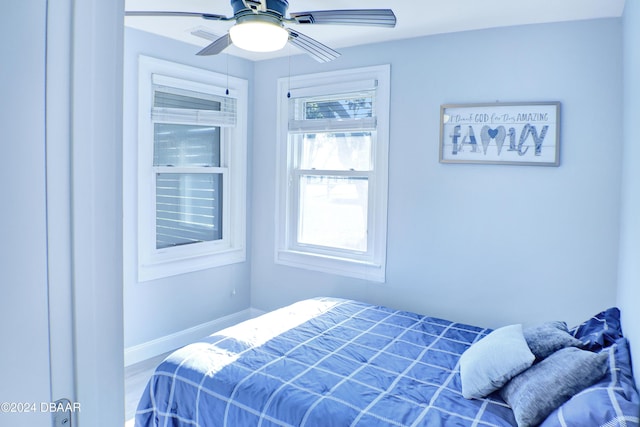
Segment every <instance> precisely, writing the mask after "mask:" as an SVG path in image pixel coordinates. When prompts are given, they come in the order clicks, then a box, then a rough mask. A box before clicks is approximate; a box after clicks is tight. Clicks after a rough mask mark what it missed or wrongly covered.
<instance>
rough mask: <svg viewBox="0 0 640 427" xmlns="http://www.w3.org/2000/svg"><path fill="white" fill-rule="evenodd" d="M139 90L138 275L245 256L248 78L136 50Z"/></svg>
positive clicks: (177, 270)
mask: <svg viewBox="0 0 640 427" xmlns="http://www.w3.org/2000/svg"><path fill="white" fill-rule="evenodd" d="M227 82H228V84H227ZM227 89H228V94H227ZM139 91H140V93H139V141H138V144H139V147H138V148H139V149H138V193H139V194H138V233H139V238H138V278H139V280H140V281H143V280H151V279H156V278H160V277H166V276H171V275H175V274H181V273H186V272H189V271H195V270H200V269H205V268H210V267H215V266H220V265H225V264H230V263H234V262H242V261H244V260H245V257H246V253H245V218H246V212H245V195H246V178H245V175H246V105H247V101H246V96H247V84H246V81H244V80H241V79H237V78H232V77H227V76H225V75H219V74H217V73H213V72H210V71H206V70H201V69H196V68H192V67H187V66H184V65H180V64H174V63H170V62H167V61H161V60H157V59H153V58H149V57H144V56H141V57H140V72H139Z"/></svg>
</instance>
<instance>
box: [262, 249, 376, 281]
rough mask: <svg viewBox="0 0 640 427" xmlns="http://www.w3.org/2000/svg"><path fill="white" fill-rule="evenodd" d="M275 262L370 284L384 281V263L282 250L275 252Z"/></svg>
mask: <svg viewBox="0 0 640 427" xmlns="http://www.w3.org/2000/svg"><path fill="white" fill-rule="evenodd" d="M275 262H276V264H281V265H287V266H289V267H298V268H304V269H307V270H313V271H319V272H323V273H328V274H336V275H339V276H346V277H353V278H356V279H362V280H367V281H370V282H377V283H384V282H385V280H386V274H385V268H384V263H375V262H371V261H361V260H353V259H349V258H340V257H335V256H328V255H321V254H314V253H309V252H300V251H293V250H284V249H280V250H277V251H276V259H275Z"/></svg>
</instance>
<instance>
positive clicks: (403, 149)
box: [250, 19, 623, 327]
mask: <svg viewBox="0 0 640 427" xmlns="http://www.w3.org/2000/svg"><path fill="white" fill-rule="evenodd" d="M341 51H342V53H343V56H342V57H341V58H340V59H338V60H336V61H334V62H332V63H329V64H324V65H322V64H317V63H316V62H315V61H313V60H311V59H308V58H307V57H306V56H293V57H292V58H291V73H293V74H307V73H315V72H321V71H328V70H336V69H347V68H354V67H361V66H369V65H376V64H387V63H388V64H391V91H392V95H391V138H390V147H391V148H390V166H389V171H390V178H389V212H388V215H389V217H388V218H389V226H388V236H389V237H388V264H387V282H386V283H385V284H375V283H369V282H366V281H362V280H355V279H349V278H342V277H338V276H332V275H327V274H322V273H317V272H311V271H306V270H302V269H297V268H290V267H286V266H282V265H276V264H275V263H274V256H273V253H274V232H273V229H274V202H275V190H276V189H275V185H274V181H275V176H276V171H275V164H276V158H275V154H276V150H275V144H276V141H275V138H276V128H275V124H276V108H275V101H274V98H275V96H276V80H277V79H278V78H280V77H285V76H287V74H288V70H289V61H288V60H287V59H276V60H270V61H262V62H258V63H256V65H255V81H254V98H253V99H254V106H255V107H254V108H255V109H256V110H255V111H254V139H253V156H254V159H256V160H255V161H254V164H253V193H252V204H253V210H252V212H251V215H250V218H251V220H252V229H253V240H252V247H251V250H252V258H253V259H252V266H251V284H252V285H251V295H252V305H253V306H255V307H258V308H261V309H272V308H275V307H278V306H281V305H284V304H287V303H290V302H292V301H294V300H297V299H300V298H305V297H312V296H316V295H335V296H341V297H349V298H357V299H361V300H365V301H370V302H374V303H380V304H386V305H390V306H393V307H398V308H403V309H409V310H412V311H417V312H421V313H428V314H430V315H435V316H441V317H446V318H450V319H455V320H459V321H467V322H469V323H474V324H480V325H486V326H491V327H495V326H498V325H501V324H504V323H506V322H516V321H518V322H519V321H523V322H527V321H533V320H540V319H545V318H548V319H563V320H566V321H567V322H569V324H573V323H577V322H579V321H582V320H584V319H585V318H587V317H589V316H590V315H592V314H594V313H596V312H598V311H600V310H602V309H604V308H607V307H609V306H613V305H615V303H616V281H617V274H618V247H619V239H618V227H619V213H620V212H619V206H620V183H621V175H620V167H621V150H622V145H621V143H620V141H621V140H622V127H621V126H622V103H621V101H620V99H621V97H622V94H623V87H622V48H621V25H620V20H618V19H605V20H596V21H581V22H571V23H560V24H549V25H531V26H520V27H510V28H500V29H491V30H484V31H474V32H464V33H456V34H446V35H437V36H431V37H425V38H418V39H411V40H403V41H397V42H390V43H385V44H376V45H367V46H360V47H353V48H348V49H341ZM493 101H504V102H507V101H560V102H561V103H562V112H561V114H562V119H561V123H562V124H561V126H562V127H561V166H560V167H557V168H553V167H551V168H549V167H531V166H491V165H451V164H447V165H443V164H439V163H438V138H439V107H440V105H441V104H445V103H471V102H493ZM269 106H271V107H269ZM258 112H259V113H260V114H258Z"/></svg>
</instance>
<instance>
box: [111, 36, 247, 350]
mask: <svg viewBox="0 0 640 427" xmlns="http://www.w3.org/2000/svg"><path fill="white" fill-rule="evenodd" d="M197 51H198V48H197V46H190V45H187V44H184V43H180V42H176V41H174V40H170V39H166V38H162V37H158V36H154V35H151V34H149V33H145V32H142V31H137V30H132V29H129V28H127V29H126V31H125V59H124V120H123V128H124V136H123V145H124V150H123V151H124V153H123V171H124V179H123V181H124V185H125V190H124V221H123V228H124V235H125V238H124V267H123V268H124V325H125V328H124V345H125V348H127V347H131V346H134V345H138V344H142V343H145V342H148V341H151V340H154V339H157V338H161V337H164V336H165V335H169V334H172V333H175V332H179V331H182V330H184V329H187V328H191V327H194V326H198V325H200V324H203V323H207V322H210V321H212V320H214V319H217V318H220V317H223V316H226V315H229V314H231V313H235V312H238V311H241V310H244V309H247V308H249V305H250V292H249V279H250V277H249V271H250V268H249V263H250V256H251V255H250V253H249V252H248V251H247V261H246V262H244V263H241V264H233V265H229V266H225V267H220V268H213V269H209V270H202V271H198V272H195V273H190V274H183V275H179V276H173V277H169V278H165V279H161V280H154V281H148V282H142V283H138V282H137V279H136V277H137V274H136V256H137V254H136V245H137V239H136V237H135V236H136V227H137V226H136V221H137V212H136V203H137V198H136V197H137V194H136V190H135V185H136V184H135V182H136V175H135V174H136V162H137V135H138V128H137V121H138V104H137V103H138V101H137V94H138V56H139V55H140V54H143V55H146V56H151V57H155V58H159V59H164V60H168V61H174V62H177V63H181V64H186V65H190V66H193V67H198V68H204V69H208V70H212V71H216V72H219V73H226V70H227V61H228V67H229V70H232V71H231V75H233V76H236V77H240V78H243V79H246V80H248V81H249V100H251V97H252V84H251V83H252V81H253V63H252V62H250V61H246V60H243V59H239V58H236V57H233V56H228V57H227V55H220V56H215V57H199V56H196V55H195V52H197ZM250 122H251V111H250V112H249V123H250ZM251 140H252V129H251V128H249V130H248V145H247V150H248V153H249V164H250V161H251ZM248 179H249V181H248V188H247V194H251V193H250V192H251V170H250V168H249V178H248ZM250 207H251V200H247V208H248V209H250ZM250 239H251V226H250V224H249V225H248V227H247V246H249V244H250V243H249V242H250ZM234 289H235V291H236V292H235V295H233V296H232V291H233V290H234Z"/></svg>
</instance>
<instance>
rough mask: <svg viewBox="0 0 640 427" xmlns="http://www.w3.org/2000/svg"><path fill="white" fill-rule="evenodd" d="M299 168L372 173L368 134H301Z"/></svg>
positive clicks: (369, 135)
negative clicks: (368, 171)
mask: <svg viewBox="0 0 640 427" xmlns="http://www.w3.org/2000/svg"><path fill="white" fill-rule="evenodd" d="M300 167H301V168H302V169H318V170H358V171H367V170H371V132H352V133H311V134H309V133H307V134H304V135H303V136H302V149H301V153H300Z"/></svg>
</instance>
